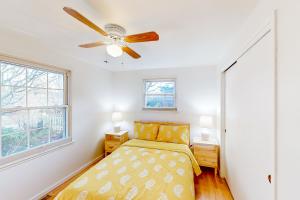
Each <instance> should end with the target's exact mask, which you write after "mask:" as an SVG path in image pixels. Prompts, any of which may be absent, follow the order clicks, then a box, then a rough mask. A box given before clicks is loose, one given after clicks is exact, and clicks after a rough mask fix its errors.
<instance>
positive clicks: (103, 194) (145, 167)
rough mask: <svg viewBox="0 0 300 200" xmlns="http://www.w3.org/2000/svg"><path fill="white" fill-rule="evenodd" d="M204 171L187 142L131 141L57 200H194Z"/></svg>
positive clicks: (71, 186)
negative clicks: (195, 187) (196, 180)
mask: <svg viewBox="0 0 300 200" xmlns="http://www.w3.org/2000/svg"><path fill="white" fill-rule="evenodd" d="M193 171H194V172H195V174H196V175H199V174H200V173H201V170H200V168H199V166H198V164H197V161H196V160H195V158H194V156H193V154H192V153H191V151H190V150H189V148H188V146H187V145H184V144H173V143H163V142H154V141H144V140H136V139H134V140H130V141H128V142H126V143H125V144H123V145H122V146H121V147H120V148H118V149H117V150H116V151H114V152H113V153H112V154H111V155H109V156H108V157H106V158H105V159H103V160H102V161H100V162H99V163H98V164H96V165H95V166H94V167H92V168H91V169H89V170H88V171H87V172H86V173H84V174H83V175H81V176H80V177H79V178H78V179H77V180H75V181H74V182H73V183H71V184H70V185H69V186H68V187H67V188H66V189H64V190H63V191H62V192H60V193H59V194H58V196H57V197H56V198H55V199H56V200H71V199H72V200H73V199H74V200H96V199H101V200H102V199H103V200H121V199H125V200H131V199H141V200H156V199H157V200H167V199H168V200H172V199H174V200H176V199H184V200H194V199H195V192H194V180H193V179H194V175H193Z"/></svg>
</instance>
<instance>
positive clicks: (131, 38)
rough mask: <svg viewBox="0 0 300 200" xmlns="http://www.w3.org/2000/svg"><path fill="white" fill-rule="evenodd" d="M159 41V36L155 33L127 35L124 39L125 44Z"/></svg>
mask: <svg viewBox="0 0 300 200" xmlns="http://www.w3.org/2000/svg"><path fill="white" fill-rule="evenodd" d="M157 40H159V35H158V34H157V33H156V32H153V31H152V32H147V33H140V34H135V35H128V36H126V37H125V38H124V41H125V42H128V43H135V42H149V41H157Z"/></svg>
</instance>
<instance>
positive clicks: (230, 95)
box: [225, 33, 275, 200]
mask: <svg viewBox="0 0 300 200" xmlns="http://www.w3.org/2000/svg"><path fill="white" fill-rule="evenodd" d="M272 41H273V40H272V34H270V33H269V34H267V35H265V36H264V37H263V38H262V39H261V40H260V41H259V42H258V43H257V44H255V45H254V46H253V47H252V48H251V49H250V50H249V51H248V52H247V53H246V54H245V55H243V56H242V57H241V58H240V59H239V60H238V61H237V63H236V65H234V66H233V67H232V68H230V69H229V70H228V71H226V72H225V95H226V96H225V113H226V114H225V127H226V135H225V158H226V167H227V181H228V184H229V186H230V188H231V191H232V193H233V196H234V197H235V199H237V200H272V199H273V198H274V196H273V193H274V191H273V190H274V187H273V185H272V184H270V183H269V182H268V179H267V176H268V174H273V171H274V166H273V164H274V153H275V152H274V135H275V120H274V119H275V67H274V63H273V60H274V53H273V52H274V51H273V45H272Z"/></svg>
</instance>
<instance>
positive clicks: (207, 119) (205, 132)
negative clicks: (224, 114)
mask: <svg viewBox="0 0 300 200" xmlns="http://www.w3.org/2000/svg"><path fill="white" fill-rule="evenodd" d="M200 127H201V128H202V132H201V138H202V140H204V141H207V140H209V138H210V133H211V130H210V129H212V128H213V118H212V117H211V116H201V117H200Z"/></svg>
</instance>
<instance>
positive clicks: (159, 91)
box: [144, 79, 176, 110]
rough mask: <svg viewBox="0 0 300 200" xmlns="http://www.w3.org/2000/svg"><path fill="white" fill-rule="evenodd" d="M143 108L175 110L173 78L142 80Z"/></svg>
mask: <svg viewBox="0 0 300 200" xmlns="http://www.w3.org/2000/svg"><path fill="white" fill-rule="evenodd" d="M144 94H145V95H144V108H145V109H157V110H176V81H175V79H164V80H156V79H155V80H153V79H151V80H144Z"/></svg>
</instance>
